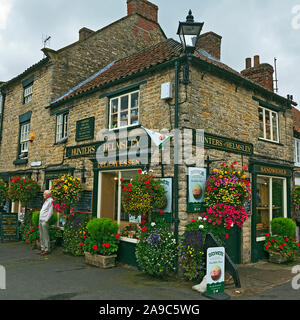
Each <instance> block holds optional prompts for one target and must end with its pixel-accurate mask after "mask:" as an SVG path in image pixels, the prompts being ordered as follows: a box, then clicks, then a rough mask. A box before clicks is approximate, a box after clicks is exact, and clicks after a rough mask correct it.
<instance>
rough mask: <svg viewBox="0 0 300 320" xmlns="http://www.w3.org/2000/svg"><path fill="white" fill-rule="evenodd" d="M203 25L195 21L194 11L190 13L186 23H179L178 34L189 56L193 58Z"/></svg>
mask: <svg viewBox="0 0 300 320" xmlns="http://www.w3.org/2000/svg"><path fill="white" fill-rule="evenodd" d="M203 24H204V23H203V22H195V21H194V17H193V15H192V10H190V11H189V14H188V16H187V17H186V22H179V27H178V31H177V34H178V35H179V37H180V41H181V44H182V46H183V50H184V51H185V53H186V54H187V56H191V55H192V54H193V53H194V51H195V49H196V44H197V40H198V38H199V35H200V32H201V30H202V28H203Z"/></svg>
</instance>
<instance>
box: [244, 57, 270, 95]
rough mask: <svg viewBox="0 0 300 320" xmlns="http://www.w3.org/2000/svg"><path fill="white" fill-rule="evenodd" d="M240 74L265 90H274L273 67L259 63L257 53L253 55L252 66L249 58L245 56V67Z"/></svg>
mask: <svg viewBox="0 0 300 320" xmlns="http://www.w3.org/2000/svg"><path fill="white" fill-rule="evenodd" d="M241 74H242V76H244V77H246V78H248V79H249V80H252V81H253V82H256V83H257V84H259V85H261V86H262V87H264V88H266V89H267V90H270V91H272V92H274V82H273V74H274V69H273V67H272V66H271V65H270V64H268V63H260V61H259V56H258V55H256V56H254V66H253V67H251V58H246V69H245V70H242V71H241Z"/></svg>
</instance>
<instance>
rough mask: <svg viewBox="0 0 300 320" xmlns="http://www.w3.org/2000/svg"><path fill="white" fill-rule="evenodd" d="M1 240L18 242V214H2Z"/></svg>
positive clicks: (0, 214)
mask: <svg viewBox="0 0 300 320" xmlns="http://www.w3.org/2000/svg"><path fill="white" fill-rule="evenodd" d="M0 238H1V241H2V242H3V241H4V240H17V238H18V214H17V213H0Z"/></svg>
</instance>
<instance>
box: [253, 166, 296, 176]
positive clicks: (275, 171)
mask: <svg viewBox="0 0 300 320" xmlns="http://www.w3.org/2000/svg"><path fill="white" fill-rule="evenodd" d="M254 171H255V172H256V173H260V174H265V175H272V176H284V177H290V176H291V175H292V170H291V169H289V168H283V167H275V166H274V167H273V166H268V165H254Z"/></svg>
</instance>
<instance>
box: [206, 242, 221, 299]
mask: <svg viewBox="0 0 300 320" xmlns="http://www.w3.org/2000/svg"><path fill="white" fill-rule="evenodd" d="M206 280H207V289H206V294H207V295H214V294H218V293H223V292H224V281H225V248H224V247H216V248H208V249H207V260H206Z"/></svg>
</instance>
